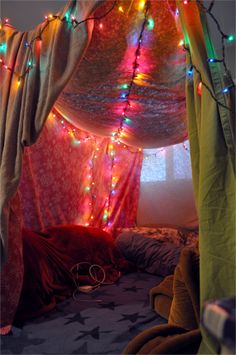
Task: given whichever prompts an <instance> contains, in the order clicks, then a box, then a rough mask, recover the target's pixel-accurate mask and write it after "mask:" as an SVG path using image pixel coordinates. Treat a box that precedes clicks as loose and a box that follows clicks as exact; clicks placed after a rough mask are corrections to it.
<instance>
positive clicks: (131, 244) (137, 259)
mask: <svg viewBox="0 0 236 355" xmlns="http://www.w3.org/2000/svg"><path fill="white" fill-rule="evenodd" d="M116 245H117V247H118V248H119V250H120V251H121V252H122V253H123V255H124V256H125V258H126V259H127V260H129V261H130V262H132V263H134V264H135V265H136V266H137V267H138V268H140V269H142V270H144V271H147V272H149V273H151V274H156V275H160V276H167V275H170V274H173V273H174V269H175V267H176V265H177V263H178V261H179V256H180V252H181V250H182V249H183V246H176V245H174V244H173V243H169V242H163V241H162V240H157V239H153V238H147V237H144V236H143V235H141V234H137V233H134V232H124V233H121V234H120V235H119V236H118V237H117V238H116Z"/></svg>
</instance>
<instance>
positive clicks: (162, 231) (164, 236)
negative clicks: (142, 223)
mask: <svg viewBox="0 0 236 355" xmlns="http://www.w3.org/2000/svg"><path fill="white" fill-rule="evenodd" d="M117 232H124V233H131V234H132V233H134V234H140V235H141V236H143V237H147V238H153V239H155V240H159V241H163V242H170V243H173V244H175V245H176V246H181V245H182V246H183V245H185V246H187V245H188V246H195V245H196V244H197V242H198V231H196V230H187V229H183V228H178V227H167V226H166V227H165V226H160V227H158V228H150V227H132V228H122V229H119V228H118V230H117Z"/></svg>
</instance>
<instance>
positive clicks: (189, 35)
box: [178, 0, 236, 354]
mask: <svg viewBox="0 0 236 355" xmlns="http://www.w3.org/2000/svg"><path fill="white" fill-rule="evenodd" d="M178 8H179V13H180V20H181V24H182V28H183V33H184V37H185V45H186V47H187V50H186V54H187V69H188V68H191V66H192V65H193V66H195V68H194V69H193V76H192V77H191V76H188V75H187V76H186V78H187V79H186V101H187V115H188V130H189V140H190V150H191V160H192V173H193V183H194V190H195V197H196V205H197V209H198V215H199V234H200V236H199V249H200V293H201V295H200V296H201V310H202V307H203V306H204V302H205V301H207V300H215V299H221V298H223V297H228V296H232V295H235V276H236V273H235V255H236V250H235V244H236V241H235V166H234V163H235V154H234V149H235V148H234V147H235V136H234V132H235V131H234V112H233V109H234V99H233V97H232V94H231V95H230V94H223V92H222V91H223V89H224V87H225V85H226V84H227V83H225V82H224V76H223V66H222V64H221V63H209V62H208V61H207V59H208V58H212V57H213V58H215V52H214V49H213V45H212V42H211V39H210V36H209V32H208V28H207V15H206V13H205V11H204V9H203V8H202V6H201V3H199V2H197V1H195V0H194V1H191V2H188V3H187V4H184V3H183V2H182V1H178ZM199 82H202V83H203V84H202V92H199ZM205 85H207V87H208V89H207V88H206V86H205ZM210 91H211V93H210ZM211 94H212V95H213V96H214V97H216V98H217V101H218V102H216V100H215V99H214V98H213V97H212V95H211ZM227 107H228V108H229V109H228V108H227ZM202 334H203V342H202V344H201V347H200V349H199V353H200V354H211V353H212V354H216V353H217V346H218V345H217V344H216V343H215V342H213V340H212V339H211V338H210V337H208V336H207V335H206V334H205V332H204V329H202Z"/></svg>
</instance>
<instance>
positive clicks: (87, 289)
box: [70, 261, 121, 301]
mask: <svg viewBox="0 0 236 355" xmlns="http://www.w3.org/2000/svg"><path fill="white" fill-rule="evenodd" d="M83 266H87V268H88V271H87V276H89V277H90V278H91V280H92V281H93V282H95V285H80V281H79V280H80V277H81V270H82V267H83ZM96 269H97V270H98V271H96ZM70 272H71V275H72V279H73V281H74V284H75V287H76V288H75V290H74V292H73V298H74V300H75V301H77V300H78V298H79V294H80V293H91V292H93V291H95V290H96V289H98V288H99V287H100V286H101V285H113V284H114V282H105V280H106V276H107V275H106V272H105V270H104V268H103V267H102V266H101V265H98V264H91V263H89V262H87V261H83V262H80V263H77V264H75V265H74V266H72V268H71V269H70ZM117 272H118V277H120V275H121V273H120V271H117ZM98 273H102V276H101V277H100V278H99V276H98Z"/></svg>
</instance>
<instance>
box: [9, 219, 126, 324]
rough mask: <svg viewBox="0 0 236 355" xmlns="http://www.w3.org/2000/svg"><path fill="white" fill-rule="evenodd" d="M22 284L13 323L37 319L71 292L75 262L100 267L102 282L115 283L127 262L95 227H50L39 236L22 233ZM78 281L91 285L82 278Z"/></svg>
mask: <svg viewBox="0 0 236 355" xmlns="http://www.w3.org/2000/svg"><path fill="white" fill-rule="evenodd" d="M23 256H24V282H23V289H22V293H21V298H20V302H19V306H18V310H17V313H16V318H15V319H16V321H22V320H26V319H29V318H32V317H36V316H39V315H41V314H43V313H45V312H47V311H49V310H51V309H53V308H54V307H55V305H56V303H57V302H59V301H62V300H64V299H65V298H67V297H69V296H71V294H72V292H73V291H74V290H75V284H74V282H73V278H72V274H71V272H70V269H71V268H72V266H74V265H75V264H77V263H79V262H85V261H86V262H89V263H91V264H98V265H100V266H102V267H103V268H104V270H105V272H106V280H105V281H106V282H115V281H116V280H117V279H118V278H119V273H118V272H117V270H120V271H128V269H129V263H128V262H127V261H126V260H125V259H124V257H123V256H122V255H121V253H120V252H119V250H118V249H117V248H116V246H115V244H114V239H113V237H112V236H111V235H110V234H108V233H106V232H104V231H103V230H100V229H98V228H91V227H83V226H78V225H60V226H56V227H51V228H48V229H47V230H45V231H44V232H43V233H35V232H32V231H29V230H25V229H24V230H23ZM81 282H85V283H92V280H91V278H89V277H87V278H86V277H85V278H82V279H81Z"/></svg>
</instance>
